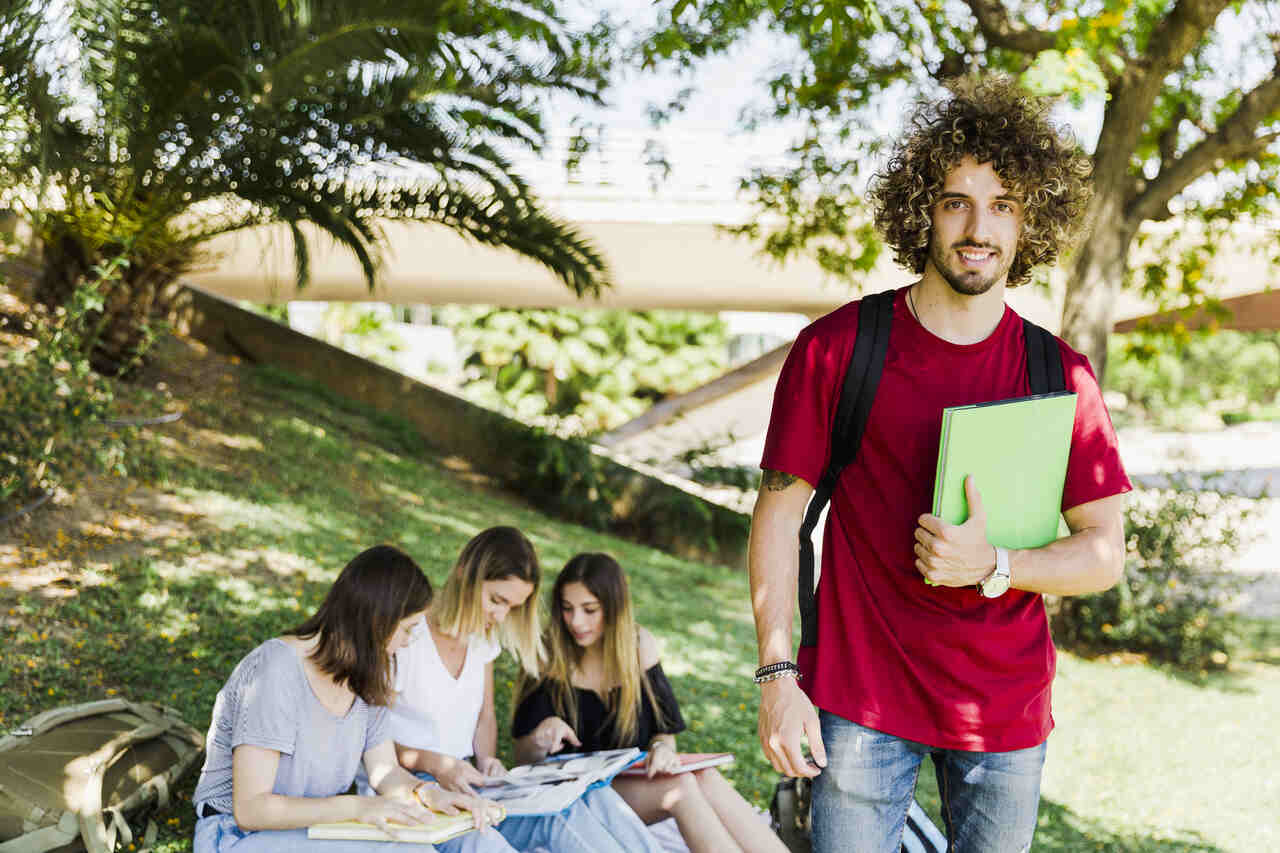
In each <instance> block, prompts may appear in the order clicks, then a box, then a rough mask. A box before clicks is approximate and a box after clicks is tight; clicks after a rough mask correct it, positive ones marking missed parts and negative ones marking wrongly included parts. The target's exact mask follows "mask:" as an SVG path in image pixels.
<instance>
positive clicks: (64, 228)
mask: <svg viewBox="0 0 1280 853" xmlns="http://www.w3.org/2000/svg"><path fill="white" fill-rule="evenodd" d="M43 5H45V4H44V3H43V2H42V0H26V2H18V1H17V0H5V2H4V4H3V6H0V8H3V9H4V15H5V16H6V17H5V19H4V20H3V21H0V36H5V38H4V47H3V49H0V78H2V79H0V83H2V84H3V90H2V91H0V96H2V97H3V105H4V106H5V115H3V116H0V128H4V127H8V126H11V125H14V124H15V122H16V123H17V124H20V125H21V126H22V127H23V128H24V129H25V133H24V134H22V135H21V138H20V139H18V138H16V137H14V136H13V135H12V134H10V136H9V137H6V141H7V142H8V143H9V144H8V145H6V151H5V153H4V159H5V160H6V161H7V162H6V163H5V164H4V167H5V170H6V171H5V176H6V177H7V178H8V180H9V183H20V184H22V185H23V186H25V187H27V188H28V196H30V195H32V194H34V196H35V199H34V201H31V202H28V204H27V205H26V208H25V211H24V212H26V213H27V214H28V215H29V217H30V219H31V220H32V223H33V225H34V230H35V233H36V236H37V237H38V238H39V243H40V247H41V248H40V251H41V278H40V280H39V282H38V284H37V286H36V295H37V297H38V298H39V299H40V300H41V301H42V302H44V303H46V304H49V305H56V304H61V303H62V302H63V301H64V300H65V299H66V298H67V297H68V296H69V294H70V292H71V290H72V289H73V288H74V287H75V285H76V283H77V282H79V281H82V280H85V279H86V278H87V279H89V280H93V279H95V278H101V277H102V275H103V270H104V268H105V267H106V265H107V264H108V263H109V262H110V261H111V260H112V259H115V258H119V259H121V260H123V262H124V263H122V264H119V263H118V264H117V265H116V266H115V269H116V270H117V271H118V275H117V276H115V277H114V278H115V280H114V281H113V282H108V283H105V284H104V287H105V288H106V290H107V293H106V294H105V295H106V298H107V307H106V309H105V314H106V319H107V322H106V323H105V335H104V337H103V339H102V345H103V347H104V349H105V352H106V353H107V354H108V356H109V357H111V358H114V359H117V360H119V359H120V357H121V356H122V355H124V354H126V353H127V352H128V351H129V349H130V348H131V347H132V346H134V345H135V344H136V342H137V339H138V335H139V332H138V329H139V325H140V321H142V320H144V319H145V318H147V317H149V316H151V315H153V314H154V313H155V312H156V311H157V310H158V309H163V308H164V307H165V306H164V302H165V298H166V294H167V293H168V292H169V291H170V290H172V288H173V285H174V283H175V282H176V280H177V278H178V276H180V275H181V274H182V272H183V271H184V270H186V269H188V268H189V267H190V266H191V265H192V264H193V263H194V262H195V261H196V260H197V258H198V257H199V251H200V246H201V245H202V244H203V243H205V242H206V241H207V240H209V239H210V238H212V237H215V236H217V235H219V234H223V233H226V232H228V231H234V230H237V229H243V228H249V227H253V226H258V225H265V224H270V223H284V224H286V225H287V226H288V228H289V231H290V233H291V235H292V239H293V246H294V255H295V260H296V268H297V282H298V285H299V286H302V285H305V283H306V280H307V278H308V267H309V263H308V246H307V241H306V240H305V239H304V236H303V231H302V229H301V228H300V227H299V226H300V225H302V224H304V223H310V224H311V225H313V226H315V227H316V228H318V229H319V230H320V231H321V232H323V233H324V234H327V235H328V236H329V237H331V238H333V239H334V240H335V241H336V242H337V243H338V244H340V245H342V246H344V247H346V248H347V249H348V250H350V251H351V252H352V253H353V254H354V255H355V257H356V258H357V259H358V260H359V262H360V265H361V267H362V269H363V271H364V276H365V278H366V280H367V281H368V283H369V285H370V287H372V286H373V285H374V283H375V282H376V280H377V275H378V267H379V262H380V256H379V250H380V247H381V246H383V245H384V240H383V236H382V233H381V231H380V228H379V223H382V222H385V221H389V220H414V221H418V222H423V223H437V224H440V225H444V226H447V227H449V228H453V229H456V230H457V231H459V232H461V233H463V234H466V235H468V236H470V237H471V238H474V239H475V240H478V241H480V242H482V243H486V244H490V245H494V246H505V247H508V248H510V249H513V250H514V251H516V252H519V253H521V254H523V255H526V256H528V257H530V258H533V259H536V260H537V261H539V262H541V263H542V264H544V265H545V266H547V267H548V268H549V269H550V270H552V271H553V272H554V273H555V274H556V275H557V276H558V277H559V278H560V279H561V280H562V281H563V282H564V283H565V284H566V285H567V286H569V287H571V288H572V289H573V290H574V291H575V292H577V293H578V294H580V295H581V294H584V293H590V292H595V291H597V290H598V289H599V288H600V287H601V286H603V285H604V284H606V280H607V270H606V266H605V263H604V261H603V259H602V257H601V256H600V255H599V254H598V253H597V252H596V251H595V250H594V249H593V248H592V246H591V245H590V244H588V243H587V242H586V241H585V240H583V239H582V238H581V237H580V236H579V235H578V234H577V233H575V231H574V230H573V229H572V228H570V227H568V226H567V225H566V224H564V223H562V222H560V221H557V220H556V219H555V218H553V217H552V216H549V215H548V214H547V213H546V212H545V211H544V210H543V209H542V207H541V206H540V204H539V202H538V199H537V198H536V197H535V196H534V194H533V193H532V192H531V190H530V188H529V186H528V185H527V184H526V183H525V181H524V180H522V179H521V177H520V176H519V175H518V174H517V173H516V171H515V170H514V169H513V166H512V161H511V159H510V157H511V155H512V154H513V153H515V152H516V151H518V150H525V151H534V152H537V151H540V150H541V148H542V146H543V144H544V130H543V123H542V117H543V113H544V111H545V109H546V104H547V101H548V98H549V97H550V96H552V95H562V94H568V95H572V96H576V97H578V98H581V99H586V100H589V101H595V102H598V101H599V99H600V94H601V92H602V90H603V87H604V82H605V74H606V72H607V70H608V61H607V56H606V53H607V39H606V37H605V36H606V34H605V33H604V32H603V29H602V28H601V27H597V28H595V29H592V30H586V31H583V30H577V29H574V28H572V27H570V26H569V25H568V24H566V23H565V21H564V20H563V18H562V17H561V16H560V15H559V14H558V12H557V9H556V5H555V2H554V0H516V2H510V1H509V0H394V2H392V0H325V2H317V0H200V2H196V3H192V2H190V0H62V2H61V3H60V4H55V5H54V6H53V7H52V8H53V9H54V12H52V13H47V14H45V15H44V16H43V17H40V16H39V14H38V9H39V8H40V7H41V6H43ZM33 18H36V19H39V20H40V24H39V26H38V28H36V29H33V28H32V26H31V23H30V22H31V20H32V19H33ZM37 30H38V33H39V35H38V36H36V37H33V36H31V33H33V32H36V31H37ZM6 33H14V34H22V35H24V36H25V41H24V40H22V39H16V38H15V39H12V40H11V39H10V38H9V37H8V36H7V35H6ZM51 57H52V58H51ZM59 57H64V59H63V60H62V61H59ZM65 57H69V58H65ZM15 139H16V141H15Z"/></svg>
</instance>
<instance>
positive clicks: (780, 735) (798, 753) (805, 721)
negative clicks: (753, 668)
mask: <svg viewBox="0 0 1280 853" xmlns="http://www.w3.org/2000/svg"><path fill="white" fill-rule="evenodd" d="M759 731H760V746H761V747H763V748H764V756H765V758H767V759H769V763H771V764H772V765H773V769H774V770H777V771H778V772H779V773H781V774H783V775H784V776H804V777H806V778H813V777H814V776H817V775H818V774H819V773H821V772H822V768H823V767H826V766H827V749H826V747H825V746H824V745H823V743H822V729H821V727H820V726H819V724H818V713H817V711H815V710H814V708H813V703H812V702H810V701H809V697H808V696H805V695H804V691H802V690H801V689H800V685H799V684H797V683H796V680H795V679H794V678H776V679H774V680H773V681H766V682H765V683H764V684H762V685H760V726H759ZM801 736H803V737H804V738H806V739H807V740H808V741H809V751H810V752H811V753H812V754H813V761H812V762H810V761H809V760H808V759H806V758H805V756H804V751H803V749H802V747H801ZM815 765H816V766H815Z"/></svg>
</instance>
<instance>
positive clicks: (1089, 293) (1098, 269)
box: [1062, 192, 1137, 383]
mask: <svg viewBox="0 0 1280 853" xmlns="http://www.w3.org/2000/svg"><path fill="white" fill-rule="evenodd" d="M1089 221H1090V222H1092V223H1093V228H1092V231H1091V233H1090V234H1089V236H1088V237H1087V238H1086V239H1085V240H1084V242H1083V243H1081V245H1080V248H1079V249H1078V250H1077V252H1076V255H1075V259H1074V261H1073V262H1072V265H1071V272H1070V274H1069V275H1068V277H1067V292H1066V300H1065V302H1064V304H1063V306H1062V338H1063V340H1065V341H1066V342H1067V343H1069V344H1071V346H1073V347H1075V348H1076V349H1077V350H1079V351H1080V352H1082V353H1084V354H1085V355H1086V356H1088V358H1089V361H1090V362H1091V363H1092V364H1093V370H1094V373H1096V374H1097V376H1098V381H1099V383H1101V382H1103V381H1104V379H1103V377H1104V374H1105V372H1106V369H1107V338H1108V336H1109V335H1110V334H1111V325H1112V323H1113V316H1114V312H1115V300H1116V295H1117V294H1118V293H1119V292H1120V287H1121V285H1122V284H1123V283H1124V278H1125V273H1126V272H1127V270H1128V262H1129V244H1130V243H1131V242H1132V241H1133V238H1134V235H1135V234H1136V233H1137V228H1136V226H1134V225H1133V224H1132V223H1130V222H1129V221H1128V220H1127V219H1126V218H1125V216H1124V210H1123V204H1122V199H1121V196H1120V194H1119V193H1117V192H1111V193H1106V192H1099V193H1098V194H1097V195H1095V196H1094V198H1093V202H1092V203H1091V204H1090V206H1089Z"/></svg>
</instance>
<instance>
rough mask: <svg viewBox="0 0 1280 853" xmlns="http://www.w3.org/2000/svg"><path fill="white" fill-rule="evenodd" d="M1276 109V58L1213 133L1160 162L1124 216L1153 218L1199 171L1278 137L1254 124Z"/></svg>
mask: <svg viewBox="0 0 1280 853" xmlns="http://www.w3.org/2000/svg"><path fill="white" fill-rule="evenodd" d="M1277 110H1280V61H1278V62H1277V63H1276V66H1275V68H1274V69H1273V71H1272V75H1271V76H1270V77H1268V78H1267V79H1266V80H1265V81H1263V82H1262V83H1260V84H1258V86H1257V88H1255V89H1253V90H1252V91H1250V92H1249V93H1248V94H1247V95H1245V96H1244V98H1242V99H1241V101H1240V106H1239V107H1237V108H1236V111H1235V112H1233V113H1232V114H1231V115H1230V116H1229V117H1228V118H1226V119H1225V120H1224V121H1223V122H1222V124H1221V125H1220V126H1219V127H1218V129H1217V130H1216V131H1215V132H1214V133H1212V134H1210V135H1209V136H1206V137H1205V138H1204V139H1202V140H1200V141H1199V142H1198V143H1196V144H1195V145H1194V146H1192V147H1191V148H1190V149H1189V150H1187V151H1186V153H1184V154H1183V155H1182V156H1181V157H1179V158H1178V159H1176V160H1174V161H1173V162H1171V163H1168V164H1167V165H1162V166H1161V169H1160V174H1158V175H1156V177H1155V178H1154V179H1153V180H1152V181H1151V182H1150V183H1149V184H1147V188H1146V190H1145V191H1144V192H1143V193H1142V194H1141V195H1140V196H1138V197H1137V198H1136V199H1134V200H1133V201H1132V202H1131V203H1130V204H1129V206H1128V209H1127V210H1126V211H1125V215H1126V217H1127V218H1129V219H1131V220H1133V221H1136V222H1142V221H1143V220H1146V219H1153V218H1156V217H1157V216H1159V215H1160V214H1161V213H1163V212H1164V211H1166V210H1167V207H1168V204H1169V201H1170V200H1171V199H1172V198H1173V197H1174V196H1176V195H1177V194H1178V193H1180V192H1182V190H1184V189H1185V188H1186V187H1187V186H1188V185H1189V184H1190V183H1191V182H1192V181H1194V180H1195V179H1196V178H1198V177H1200V176H1201V175H1204V174H1207V173H1209V172H1211V171H1213V170H1215V169H1218V168H1221V166H1220V165H1219V164H1220V163H1221V162H1222V161H1225V160H1238V159H1240V158H1242V157H1247V156H1250V155H1253V154H1261V153H1262V152H1263V151H1264V150H1266V148H1267V147H1268V146H1270V145H1271V144H1273V143H1274V142H1276V141H1277V140H1280V132H1273V133H1266V134H1261V135H1259V133H1258V126H1259V125H1260V124H1262V122H1264V121H1265V120H1266V119H1267V117H1268V116H1270V115H1272V114H1274V113H1275V112H1276V111H1277Z"/></svg>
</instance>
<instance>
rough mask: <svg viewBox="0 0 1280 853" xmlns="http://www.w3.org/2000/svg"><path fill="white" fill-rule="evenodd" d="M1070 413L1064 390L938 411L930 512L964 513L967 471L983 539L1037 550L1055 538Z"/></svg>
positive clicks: (1070, 396)
mask: <svg viewBox="0 0 1280 853" xmlns="http://www.w3.org/2000/svg"><path fill="white" fill-rule="evenodd" d="M1075 416H1076V395H1075V394H1074V393H1072V392H1069V391H1063V392H1059V393H1056V394H1038V395H1035V396H1031V397H1017V398H1015V399H1012V400H997V401H995V402H993V403H978V404H976V405H972V406H952V407H950V408H946V409H943V410H942V440H941V442H940V443H939V445H938V471H937V475H936V476H935V478H934V481H933V514H934V515H936V516H938V517H940V518H942V519H943V520H944V521H947V522H950V523H952V524H961V523H962V522H964V521H965V519H967V518H968V517H969V501H968V500H967V499H966V498H965V494H964V478H965V477H966V476H968V475H970V474H972V475H973V478H974V480H975V483H976V485H977V487H978V494H980V495H981V496H982V505H983V506H984V507H985V508H986V511H987V539H988V541H990V542H991V543H992V544H994V545H1000V546H1002V547H1004V548H1038V547H1040V546H1041V545H1046V544H1048V543H1050V542H1052V541H1053V540H1055V539H1057V538H1058V523H1059V520H1060V518H1061V514H1062V487H1063V484H1064V483H1065V482H1066V479H1067V456H1068V454H1069V453H1070V451H1071V430H1072V425H1073V424H1074V422H1075Z"/></svg>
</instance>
